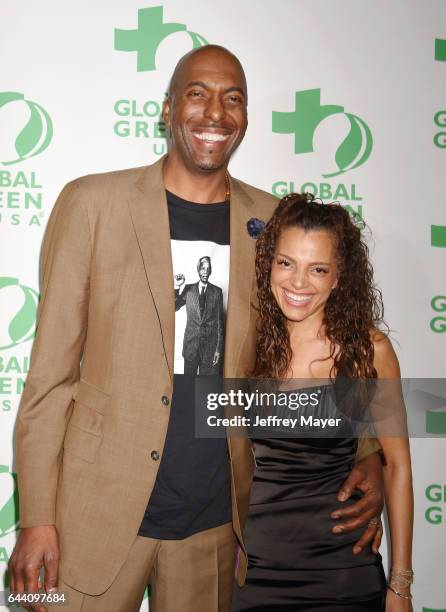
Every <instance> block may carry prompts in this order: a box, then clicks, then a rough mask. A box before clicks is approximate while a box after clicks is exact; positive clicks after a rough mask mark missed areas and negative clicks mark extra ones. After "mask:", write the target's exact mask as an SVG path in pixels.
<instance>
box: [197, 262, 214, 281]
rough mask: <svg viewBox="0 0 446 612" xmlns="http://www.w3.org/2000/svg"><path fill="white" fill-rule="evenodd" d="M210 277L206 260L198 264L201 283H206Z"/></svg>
mask: <svg viewBox="0 0 446 612" xmlns="http://www.w3.org/2000/svg"><path fill="white" fill-rule="evenodd" d="M210 275H211V266H210V264H209V262H208V261H207V260H206V259H203V261H202V262H201V263H200V267H199V268H198V276H199V277H200V280H201V282H202V283H207V282H208V279H209V276H210Z"/></svg>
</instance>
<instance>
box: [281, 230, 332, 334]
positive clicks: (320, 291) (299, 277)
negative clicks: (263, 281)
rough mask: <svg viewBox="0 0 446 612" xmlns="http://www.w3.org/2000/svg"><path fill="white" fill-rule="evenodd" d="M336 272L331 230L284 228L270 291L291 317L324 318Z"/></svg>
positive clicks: (292, 319)
mask: <svg viewBox="0 0 446 612" xmlns="http://www.w3.org/2000/svg"><path fill="white" fill-rule="evenodd" d="M337 276H338V266H337V259H336V248H335V236H334V235H333V233H332V232H329V231H327V230H309V231H305V230H303V229H302V228H300V227H289V228H287V229H285V230H283V231H282V233H281V234H280V236H279V239H278V241H277V247H276V252H275V255H274V258H273V262H272V267H271V291H272V293H273V295H274V297H275V298H276V301H277V303H278V305H279V306H280V309H281V310H282V312H283V314H284V315H285V317H286V318H287V319H288V320H289V321H295V322H299V321H304V320H305V319H308V318H310V317H311V318H315V319H318V318H320V320H321V321H322V317H323V312H324V308H325V304H326V303H327V300H328V298H329V296H330V293H331V291H332V289H334V287H336V284H337Z"/></svg>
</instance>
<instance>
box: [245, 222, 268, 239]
mask: <svg viewBox="0 0 446 612" xmlns="http://www.w3.org/2000/svg"><path fill="white" fill-rule="evenodd" d="M265 226H266V223H265V221H262V220H261V219H257V217H251V219H249V221H248V222H247V224H246V229H247V230H248V234H249V235H250V236H251V238H258V237H259V236H260V234H261V233H262V232H263V230H264V229H265Z"/></svg>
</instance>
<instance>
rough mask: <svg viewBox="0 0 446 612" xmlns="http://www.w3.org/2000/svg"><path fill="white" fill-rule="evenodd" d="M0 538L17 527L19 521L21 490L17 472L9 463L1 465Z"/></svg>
mask: <svg viewBox="0 0 446 612" xmlns="http://www.w3.org/2000/svg"><path fill="white" fill-rule="evenodd" d="M0 483H1V486H0V538H1V537H3V536H5V535H7V534H8V533H11V532H12V531H14V530H16V529H17V526H18V522H19V492H18V488H17V474H14V473H13V472H11V471H10V470H9V467H8V466H7V465H0Z"/></svg>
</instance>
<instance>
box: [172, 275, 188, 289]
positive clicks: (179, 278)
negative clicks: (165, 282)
mask: <svg viewBox="0 0 446 612" xmlns="http://www.w3.org/2000/svg"><path fill="white" fill-rule="evenodd" d="M185 281H186V277H185V276H184V274H175V276H174V277H173V288H174V289H175V290H177V289H179V288H180V287H181V286H182V285H184V283H185Z"/></svg>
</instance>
